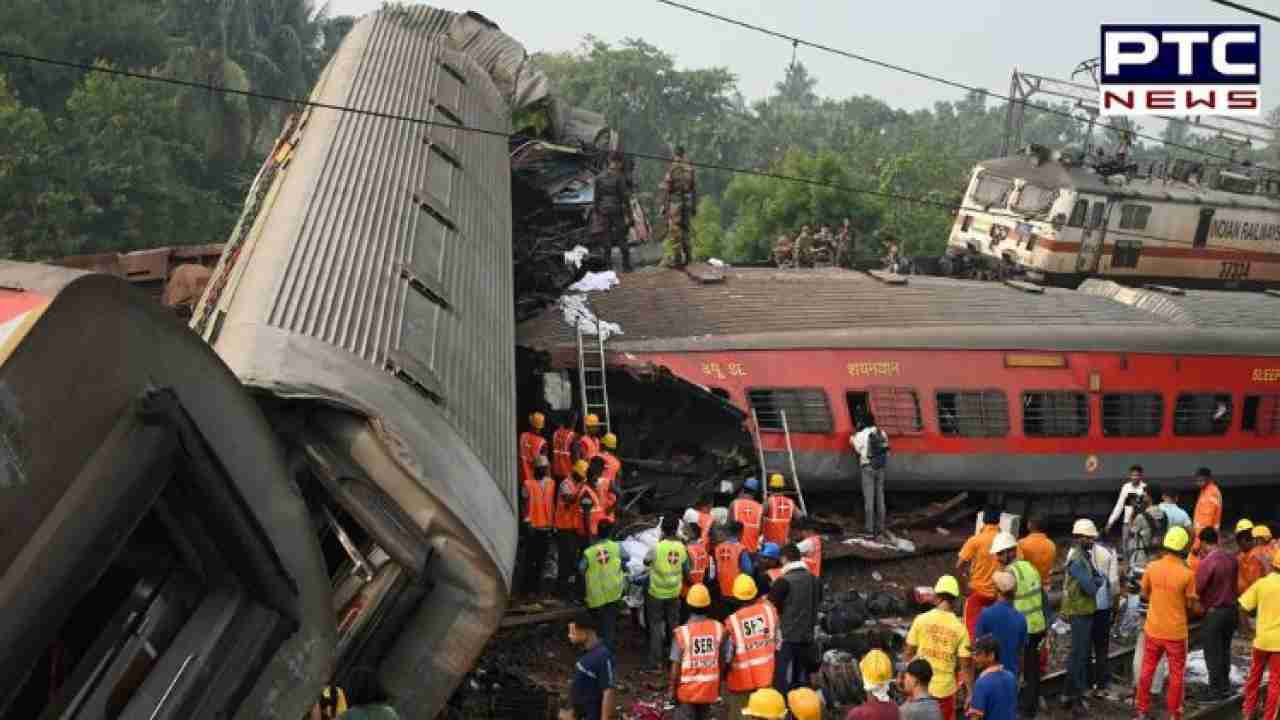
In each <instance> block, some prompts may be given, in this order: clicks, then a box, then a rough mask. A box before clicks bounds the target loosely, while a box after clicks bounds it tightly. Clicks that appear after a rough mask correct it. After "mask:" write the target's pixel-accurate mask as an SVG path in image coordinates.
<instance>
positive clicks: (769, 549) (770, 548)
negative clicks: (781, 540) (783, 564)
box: [760, 543, 782, 560]
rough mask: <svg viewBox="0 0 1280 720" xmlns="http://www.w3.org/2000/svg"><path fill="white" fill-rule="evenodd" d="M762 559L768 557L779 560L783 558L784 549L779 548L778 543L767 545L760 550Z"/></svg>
mask: <svg viewBox="0 0 1280 720" xmlns="http://www.w3.org/2000/svg"><path fill="white" fill-rule="evenodd" d="M760 557H767V558H772V559H774V560H777V559H778V558H780V557H782V548H780V547H778V543H765V544H764V547H762V548H760Z"/></svg>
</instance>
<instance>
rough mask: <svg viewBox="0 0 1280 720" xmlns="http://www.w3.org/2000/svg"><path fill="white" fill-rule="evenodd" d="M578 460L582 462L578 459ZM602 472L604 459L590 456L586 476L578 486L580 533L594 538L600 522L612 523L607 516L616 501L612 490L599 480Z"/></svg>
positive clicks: (597, 532)
mask: <svg viewBox="0 0 1280 720" xmlns="http://www.w3.org/2000/svg"><path fill="white" fill-rule="evenodd" d="M578 462H582V461H581V460H579V461H578ZM602 472H604V461H603V460H601V459H600V458H599V457H593V458H591V461H590V462H588V463H587V476H586V479H585V480H583V482H582V484H581V485H579V487H578V504H579V506H580V507H581V512H582V526H583V527H582V535H583V537H588V538H594V537H595V536H596V535H597V534H599V529H600V523H602V522H608V523H609V524H610V525H612V524H613V520H612V519H610V518H609V507H610V505H611V504H613V503H614V502H616V501H617V500H616V496H615V495H613V493H612V490H611V489H610V488H609V487H607V486H605V485H603V483H601V481H600V474H601V473H602Z"/></svg>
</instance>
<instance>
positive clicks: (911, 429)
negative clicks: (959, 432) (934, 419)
mask: <svg viewBox="0 0 1280 720" xmlns="http://www.w3.org/2000/svg"><path fill="white" fill-rule="evenodd" d="M851 394H852V393H851ZM870 397H871V410H872V412H873V413H874V414H875V417H876V426H877V427H879V428H880V429H881V430H883V431H885V433H887V434H889V435H919V434H920V431H921V430H922V429H923V428H924V423H923V421H922V420H921V417H920V397H919V396H918V395H916V391H915V390H914V389H912V388H905V387H888V386H879V387H873V388H870Z"/></svg>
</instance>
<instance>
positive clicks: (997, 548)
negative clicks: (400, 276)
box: [991, 532, 1018, 555]
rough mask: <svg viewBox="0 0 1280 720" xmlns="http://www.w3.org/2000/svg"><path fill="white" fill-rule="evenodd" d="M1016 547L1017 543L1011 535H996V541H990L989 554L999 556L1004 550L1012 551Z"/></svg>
mask: <svg viewBox="0 0 1280 720" xmlns="http://www.w3.org/2000/svg"><path fill="white" fill-rule="evenodd" d="M1017 547H1018V541H1017V539H1016V538H1014V537H1013V534H1012V533H1007V532H1002V533H1000V534H999V535H996V539H995V540H993V541H991V554H992V555H999V554H1000V553H1002V552H1004V551H1005V550H1013V549H1015V548H1017Z"/></svg>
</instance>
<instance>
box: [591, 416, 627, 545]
mask: <svg viewBox="0 0 1280 720" xmlns="http://www.w3.org/2000/svg"><path fill="white" fill-rule="evenodd" d="M617 451H618V436H617V435H614V434H613V433H605V434H604V437H602V438H600V452H599V453H598V454H597V455H596V457H598V458H600V460H601V461H603V462H604V470H602V471H600V481H599V482H598V483H597V485H598V488H597V490H598V492H599V493H600V497H601V498H602V499H604V500H605V503H606V505H607V507H606V508H605V515H606V517H608V518H609V521H610V522H612V523H615V524H616V523H617V522H618V515H617V506H618V503H617V498H619V497H621V496H622V461H621V460H619V459H618V455H617Z"/></svg>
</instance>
